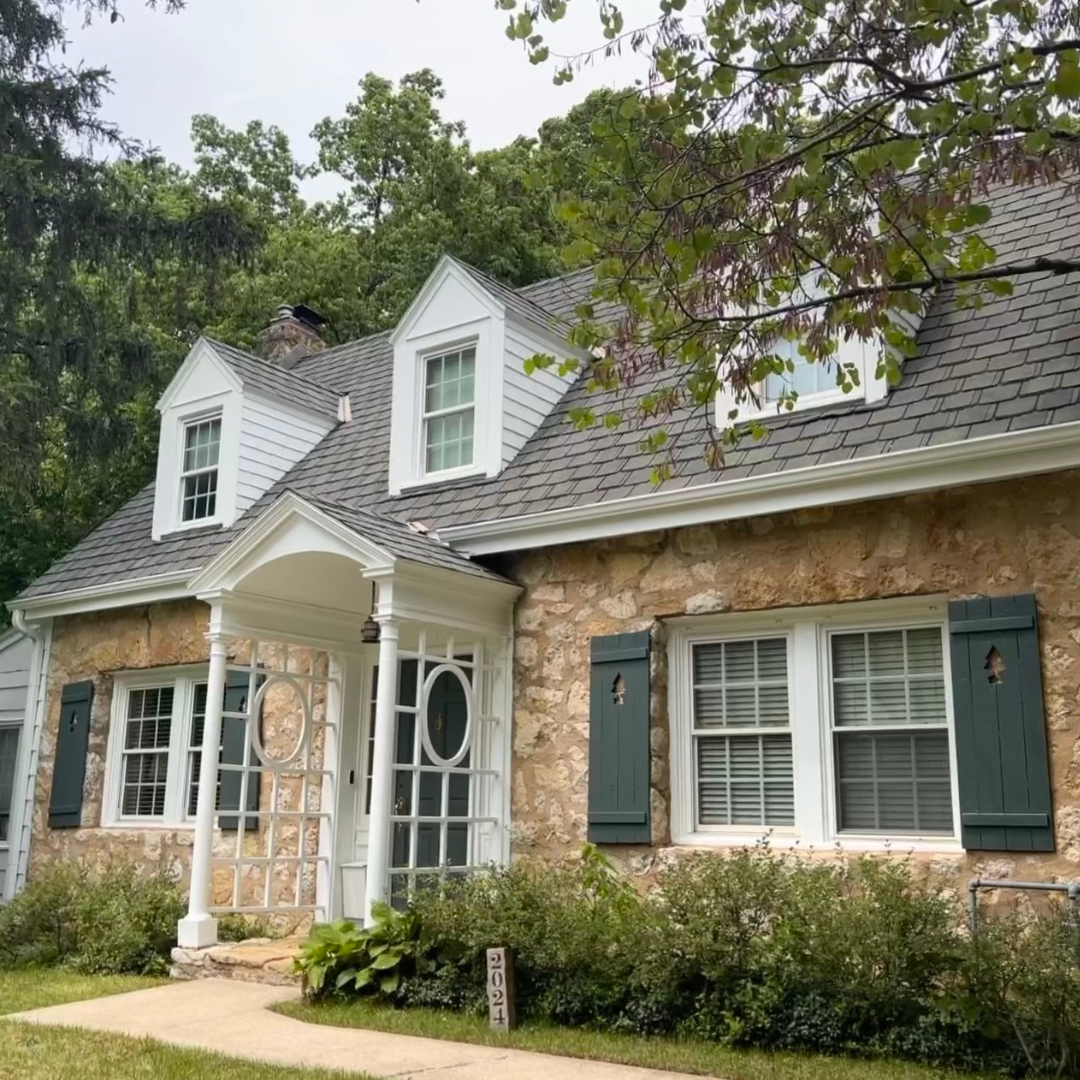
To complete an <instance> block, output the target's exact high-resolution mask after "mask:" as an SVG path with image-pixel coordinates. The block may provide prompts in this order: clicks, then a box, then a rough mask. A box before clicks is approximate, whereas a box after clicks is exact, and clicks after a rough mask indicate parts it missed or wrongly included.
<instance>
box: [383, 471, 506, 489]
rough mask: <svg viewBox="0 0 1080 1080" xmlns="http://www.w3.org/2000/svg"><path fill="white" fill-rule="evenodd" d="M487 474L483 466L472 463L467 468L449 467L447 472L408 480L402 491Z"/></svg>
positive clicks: (476, 477)
mask: <svg viewBox="0 0 1080 1080" xmlns="http://www.w3.org/2000/svg"><path fill="white" fill-rule="evenodd" d="M486 475H487V474H486V473H485V472H484V470H483V468H480V467H477V466H472V465H470V466H469V468H467V469H447V470H446V471H445V472H439V473H431V474H429V475H427V476H421V477H418V478H417V479H414V480H406V481H404V482H403V483H402V485H401V490H402V492H406V491H413V490H415V489H416V488H429V487H438V486H439V485H440V484H449V483H450V482H451V481H453V480H469V479H481V478H483V477H484V476H486Z"/></svg>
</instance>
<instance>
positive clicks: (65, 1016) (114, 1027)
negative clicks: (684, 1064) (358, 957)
mask: <svg viewBox="0 0 1080 1080" xmlns="http://www.w3.org/2000/svg"><path fill="white" fill-rule="evenodd" d="M296 997H297V991H296V990H295V989H292V988H289V987H282V986H264V985H259V984H255V983H244V982H237V981H235V980H232V979H198V980H195V981H192V982H176V983H171V984H169V985H168V986H156V987H154V988H152V989H150V990H136V991H134V992H133V993H130V994H117V995H115V996H114V997H103V998H93V999H92V1000H90V1001H76V1002H72V1003H71V1004H70V1005H53V1006H50V1007H49V1008H47V1009H34V1010H33V1011H31V1012H24V1013H14V1014H12V1015H10V1016H7V1017H5V1018H4V1019H7V1020H21V1021H26V1022H29V1023H33V1024H58V1025H60V1026H62V1027H80V1028H91V1029H93V1030H95V1031H115V1032H118V1033H120V1034H123V1035H137V1036H149V1037H151V1038H154V1039H159V1040H160V1041H161V1042H166V1043H172V1044H174V1045H176V1046H191V1047H197V1048H199V1049H202V1050H213V1051H217V1052H218V1053H221V1054H228V1055H230V1056H232V1057H243V1058H253V1059H255V1060H257V1061H267V1062H271V1063H273V1064H275V1065H298V1066H305V1065H306V1066H317V1067H322V1068H329V1069H342V1070H345V1071H346V1072H349V1071H351V1072H366V1073H371V1074H373V1075H374V1076H380V1077H394V1078H395V1080H410V1078H413V1077H416V1078H423V1080H432V1078H436V1077H437V1078H442V1077H447V1078H451V1080H494V1078H496V1077H510V1076H512V1077H513V1078H514V1080H556V1078H560V1077H573V1078H574V1080H685V1078H686V1076H687V1074H686V1073H673V1072H661V1071H659V1070H656V1069H639V1068H635V1067H633V1066H628V1065H609V1064H605V1063H603V1062H597V1061H582V1060H579V1059H577V1058H565V1057H555V1056H553V1055H551V1054H533V1053H530V1052H528V1051H525V1050H509V1049H506V1050H503V1049H500V1048H498V1047H494V1046H473V1045H471V1044H469V1043H457V1042H443V1041H442V1040H439V1039H419V1038H414V1037H413V1036H411V1035H387V1034H384V1033H383V1032H379V1031H365V1030H361V1029H359V1028H340V1027H330V1026H324V1025H318V1026H316V1025H314V1024H305V1023H303V1022H302V1021H300V1020H293V1019H291V1018H289V1017H287V1016H280V1015H279V1014H278V1013H275V1012H270V1011H269V1008H268V1007H269V1006H270V1005H273V1004H275V1003H277V1002H279V1001H289V1000H294V999H295V998H296Z"/></svg>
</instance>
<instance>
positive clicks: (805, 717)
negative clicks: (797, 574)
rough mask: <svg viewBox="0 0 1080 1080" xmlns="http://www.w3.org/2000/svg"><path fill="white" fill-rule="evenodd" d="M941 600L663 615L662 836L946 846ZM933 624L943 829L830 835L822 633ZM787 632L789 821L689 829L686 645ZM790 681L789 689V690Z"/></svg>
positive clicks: (729, 843) (802, 844)
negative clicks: (666, 743)
mask: <svg viewBox="0 0 1080 1080" xmlns="http://www.w3.org/2000/svg"><path fill="white" fill-rule="evenodd" d="M947 610H948V608H947V601H946V599H944V598H938V597H919V598H911V599H909V598H904V599H897V600H882V601H868V602H865V603H853V604H835V605H829V606H816V607H806V608H786V609H780V610H777V611H769V612H745V613H742V612H740V613H733V614H728V615H710V616H688V617H681V618H677V619H672V620H670V622H669V626H670V635H669V642H668V665H669V680H668V715H669V717H670V726H671V731H670V736H671V738H670V745H671V795H672V798H671V810H672V813H671V839H672V843H674V844H680V845H687V846H693V847H742V846H746V845H752V844H756V843H758V842H759V841H761V840H763V839H766V838H767V839H768V841H769V843H770V844H771V846H773V847H775V848H794V847H799V848H810V847H826V846H828V847H836V846H840V847H842V848H843V849H845V850H849V851H885V850H894V851H926V852H941V853H955V852H961V851H962V850H963V848H962V846H961V844H960V839H959V835H960V834H959V822H960V801H959V792H958V788H957V781H956V776H957V772H956V735H955V724H954V719H953V708H952V673H951V670H950V660H949V648H948V622H947ZM932 625H939V626H941V629H942V635H943V638H942V656H943V662H944V672H945V709H946V717H947V722H948V732H949V766H950V769H951V779H952V804H953V834H952V835H951V836H950V835H944V834H927V835H925V836H916V835H913V834H907V833H904V834H899V835H897V836H895V837H889V836H886V835H882V834H876V833H875V834H860V833H852V832H840V830H839V829H838V828H837V826H836V822H837V805H836V792H835V763H834V761H833V753H832V726H831V710H832V705H831V697H830V690H831V685H830V683H829V664H828V648H827V646H828V639H829V636H830V635H831V634H834V633H844V632H858V631H866V630H883V629H903V628H907V627H919V626H923V627H925V626H932ZM781 636H788V640H789V654H788V658H789V665H788V678H789V686H790V687H791V690H790V691H789V693H790V698H789V701H790V707H791V714H790V715H791V735H792V760H793V762H794V786H795V828H794V829H780V828H766V829H758V830H747V829H746V828H745V827H732V826H711V827H700V826H696V824H695V819H696V813H695V807H696V805H697V802H696V784H697V769H696V765H695V762H694V758H693V739H692V735H691V732H692V731H693V726H692V725H693V697H692V678H693V676H692V668H691V660H692V656H691V652H692V647H693V645H695V644H698V643H702V642H710V641H718V640H743V639H746V638H751V637H781ZM795 688H798V693H796V692H795Z"/></svg>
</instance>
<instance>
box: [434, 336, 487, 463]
mask: <svg viewBox="0 0 1080 1080" xmlns="http://www.w3.org/2000/svg"><path fill="white" fill-rule="evenodd" d="M475 427H476V346H475V345H470V346H469V347H468V348H463V349H458V350H456V351H455V352H450V353H441V354H439V355H438V356H429V357H427V358H426V360H425V361H424V412H423V432H424V472H425V473H426V474H427V475H429V476H430V475H432V474H434V473H442V472H447V471H448V470H450V469H463V468H468V467H470V466H471V465H472V463H473V436H474V433H475Z"/></svg>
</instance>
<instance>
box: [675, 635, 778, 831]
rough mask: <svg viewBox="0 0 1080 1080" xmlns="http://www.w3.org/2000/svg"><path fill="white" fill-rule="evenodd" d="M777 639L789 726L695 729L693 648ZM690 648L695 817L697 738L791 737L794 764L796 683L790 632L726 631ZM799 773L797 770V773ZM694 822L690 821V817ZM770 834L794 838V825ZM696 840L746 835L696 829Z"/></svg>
mask: <svg viewBox="0 0 1080 1080" xmlns="http://www.w3.org/2000/svg"><path fill="white" fill-rule="evenodd" d="M777 638H780V639H783V641H784V644H785V646H786V648H787V673H788V674H787V687H788V724H787V727H783V728H780V727H776V726H775V725H770V726H769V727H750V726H749V725H748V726H746V727H717V728H698V727H695V725H694V707H693V702H694V698H693V683H694V672H693V655H692V653H693V648H692V646H693V645H697V644H704V643H705V642H708V643H710V644H712V643H714V642H731V641H763V640H767V639H768V640H775V639H777ZM690 645H691V648H688V649H687V653H686V658H687V664H688V666H687V670H686V677H687V680H688V682H687V686H688V696H687V702H688V703H689V710H688V712H687V714H686V716H687V727H686V731H687V733H688V738H689V740H690V773H691V784H690V786H691V790H690V813H691V815H693V814H694V807H696V806H697V804H698V770H697V766H696V764H695V763H694V750H695V748H696V742H697V738H698V737H701V736H704V737H705V738H709V737H713V738H728V739H730V738H733V737H738V736H740V735H791V737H792V759H793V760H794V749H795V748H794V739H795V732H794V730H793V724H792V718H793V716H794V710H795V680H794V679H793V678H792V671H791V662H792V656H793V652H794V650H793V649H792V635H791V632H790V630H777V631H773V632H771V633H770V632H769V631H767V630H761V631H758V632H755V633H738V632H734V631H731V630H728V631H726V632H723V633H717V634H709V635H707V636H705V637H699V636H697V635H695V636H694V637H693V639H691V641H690ZM797 771H798V770H796V772H797ZM794 781H795V788H796V790H795V800H796V807H797V806H798V777H797V776H796V777H794ZM691 821H693V817H691ZM769 831H770V833H771V834H772V835H774V836H790V837H794V836H795V835H796V831H795V826H794V825H784V826H780V825H777V826H770V830H769ZM694 835H695V836H719V837H721V838H726V839H730V838H731V837H742V836H745V835H746V826H745V825H695V826H694Z"/></svg>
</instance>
